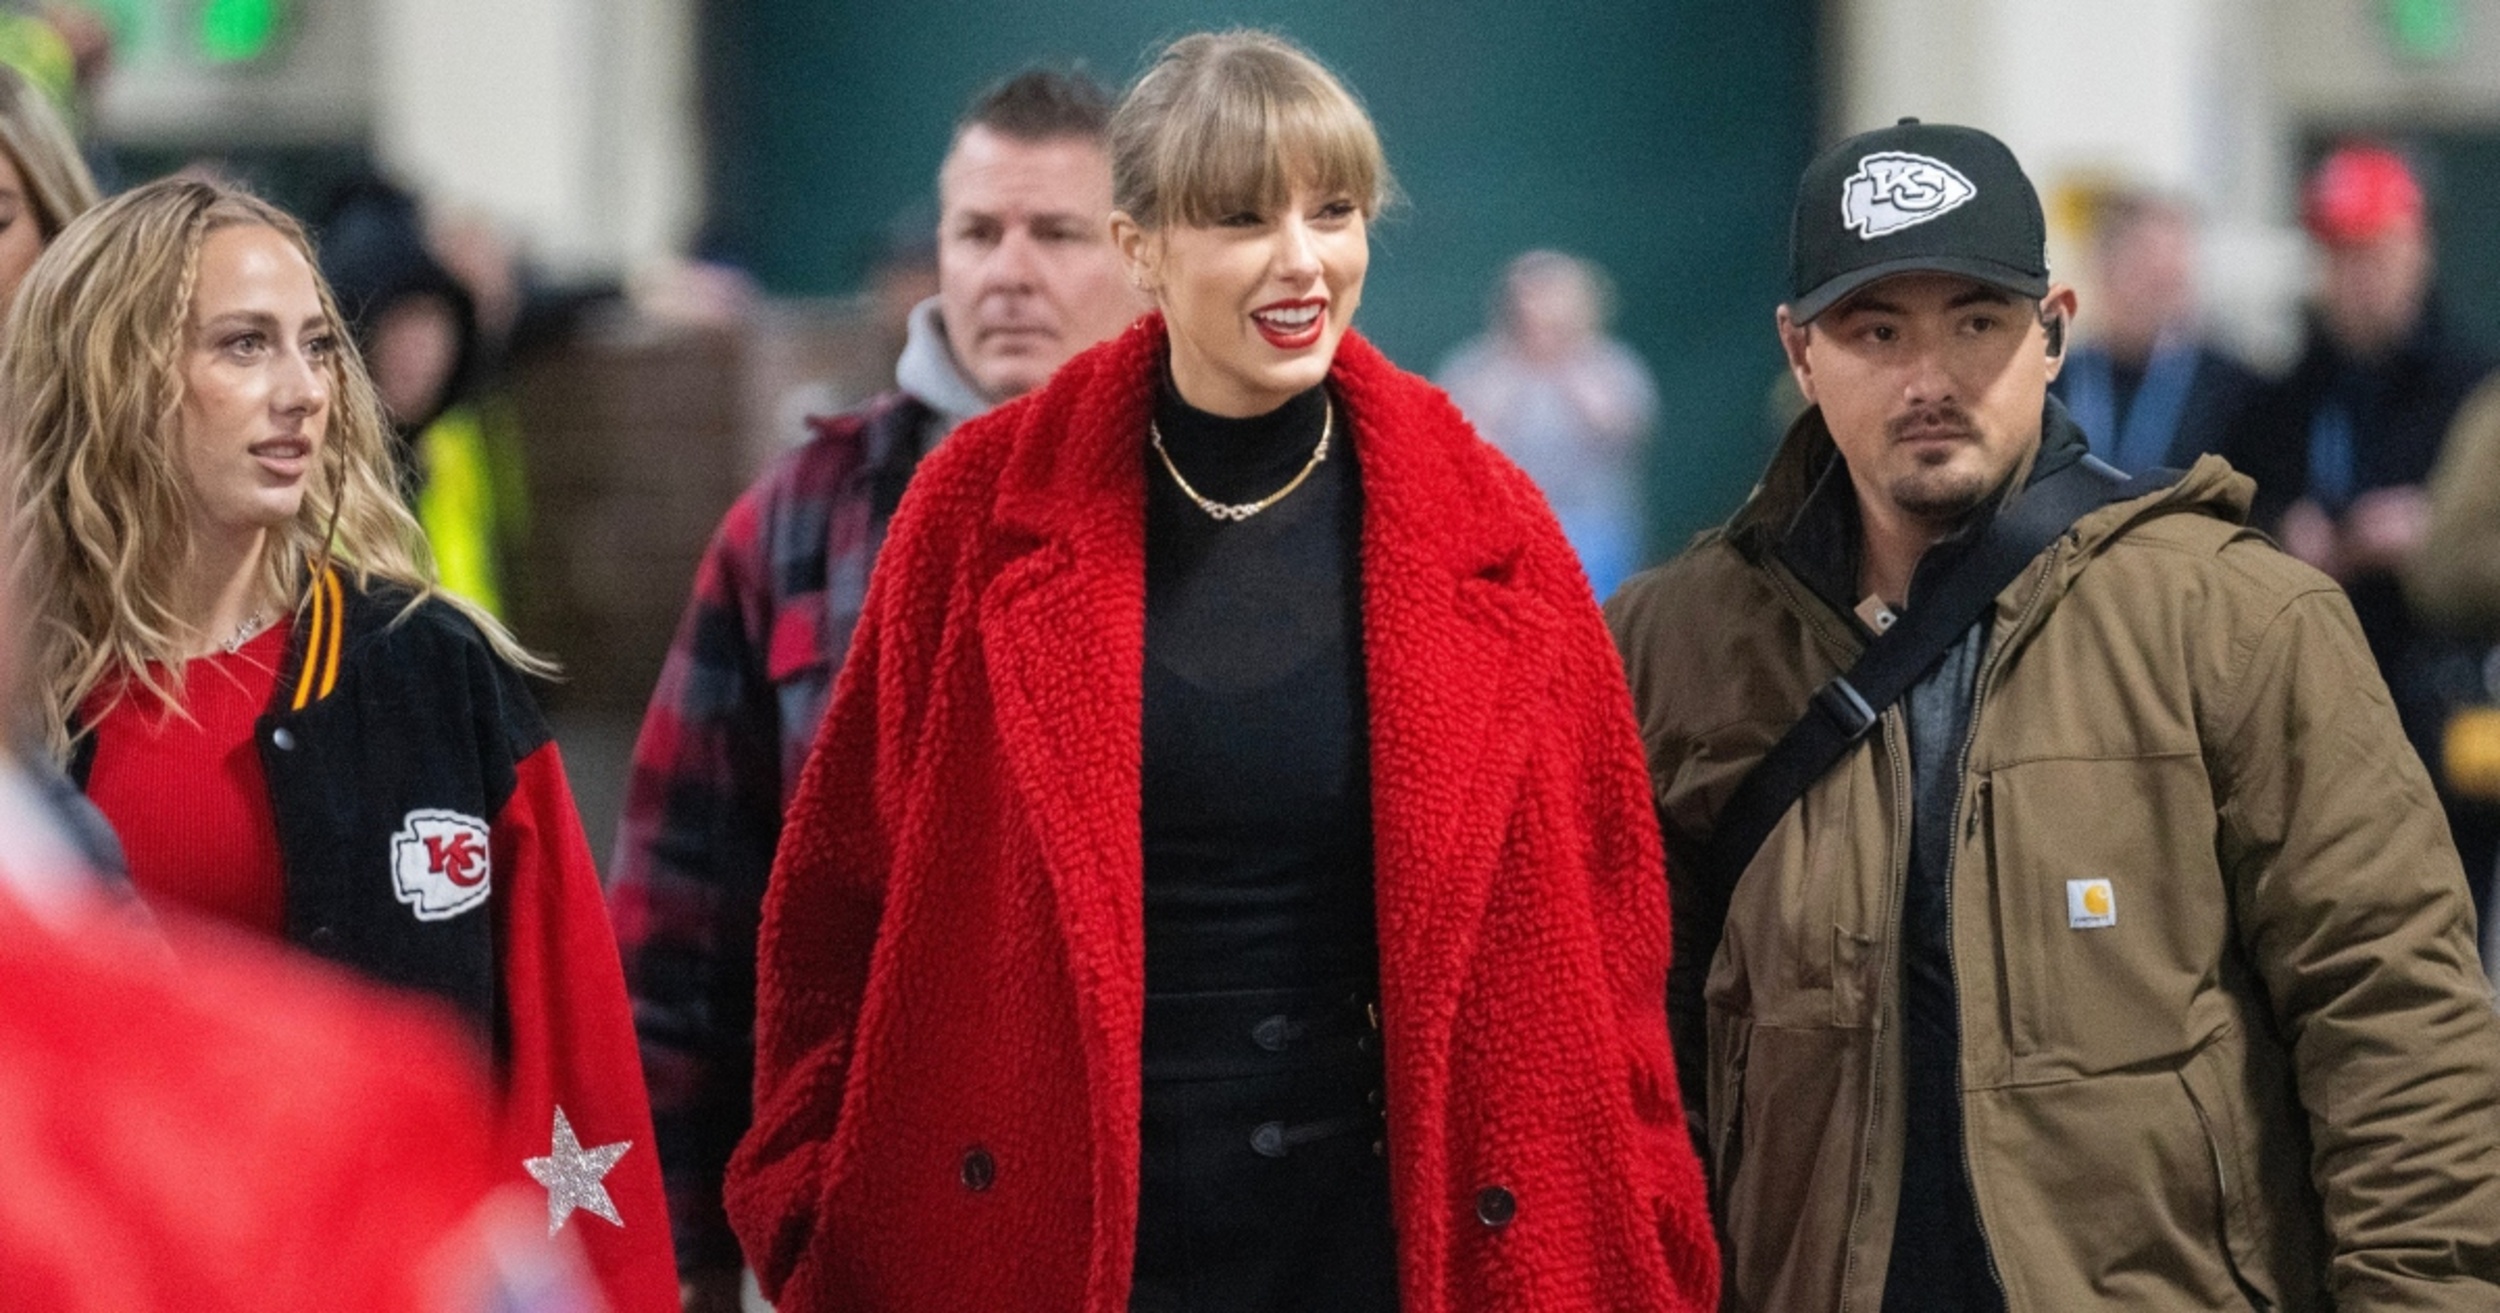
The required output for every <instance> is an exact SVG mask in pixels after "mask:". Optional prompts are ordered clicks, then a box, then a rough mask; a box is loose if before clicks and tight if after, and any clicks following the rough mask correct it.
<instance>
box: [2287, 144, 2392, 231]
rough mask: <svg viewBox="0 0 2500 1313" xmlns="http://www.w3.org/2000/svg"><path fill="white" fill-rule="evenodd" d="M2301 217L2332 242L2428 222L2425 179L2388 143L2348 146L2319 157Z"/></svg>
mask: <svg viewBox="0 0 2500 1313" xmlns="http://www.w3.org/2000/svg"><path fill="white" fill-rule="evenodd" d="M2300 217H2301V222H2302V223H2303V224H2304V225H2306V226H2307V227H2308V229H2309V235H2310V236H2312V237H2315V238H2317V239H2318V240H2319V241H2321V242H2325V243H2327V244H2328V245H2330V246H2348V245H2351V244H2353V243H2356V242H2366V241H2370V240H2372V239H2373V238H2378V237H2383V236H2386V235H2387V234H2389V233H2392V232H2398V231H2402V230H2404V229H2408V228H2419V227H2420V226H2421V224H2422V184H2421V183H2420V182H2418V181H2416V180H2415V178H2414V176H2413V166H2411V165H2409V164H2407V163H2405V159H2404V156H2402V155H2399V154H2397V153H2396V152H2395V151H2392V150H2390V149H2388V148H2387V147H2385V146H2376V145H2352V146H2343V147H2339V148H2337V149H2336V150H2335V152H2334V153H2332V154H2330V155H2328V156H2327V157H2326V158H2325V159H2324V160H2321V161H2319V163H2318V167H2317V171H2316V172H2314V173H2311V174H2310V175H2309V185H2308V186H2307V187H2306V188H2304V189H2303V190H2302V194H2301V206H2300Z"/></svg>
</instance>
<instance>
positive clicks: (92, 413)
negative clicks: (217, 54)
mask: <svg viewBox="0 0 2500 1313" xmlns="http://www.w3.org/2000/svg"><path fill="white" fill-rule="evenodd" d="M233 227H264V228H269V229H273V230H275V231H276V232H278V233H279V234H280V235H282V236H284V237H285V238H286V239H287V241H288V242H289V243H290V244H291V245H293V246H294V247H295V249H296V251H297V253H299V254H301V255H302V256H303V257H304V261H305V263H306V264H307V265H308V266H310V267H311V269H312V277H313V284H314V286H315V288H316V289H318V291H319V293H320V296H321V309H322V314H323V316H324V317H325V318H326V319H327V320H328V321H329V324H330V329H331V332H332V333H333V335H334V336H335V337H336V339H337V344H338V345H337V348H336V350H334V351H333V352H332V353H331V354H330V356H329V363H328V366H327V369H328V373H329V375H330V379H329V382H330V414H329V422H328V425H327V429H326V436H325V440H324V441H323V443H322V448H321V456H320V463H319V466H318V467H317V468H316V469H315V471H314V473H313V477H312V478H311V479H310V480H308V482H307V485H306V487H305V489H304V498H303V502H302V504H301V506H299V507H298V509H297V511H296V514H295V518H294V519H293V520H292V521H289V522H288V523H287V524H285V525H283V526H281V527H279V528H277V529H276V530H274V531H273V532H272V535H271V537H270V538H269V540H268V546H267V548H266V550H264V552H263V553H262V558H261V562H260V567H259V568H260V571H261V574H262V579H261V585H262V587H263V588H264V589H265V590H266V591H267V593H268V595H271V596H278V597H287V598H291V599H293V600H292V605H293V606H294V608H295V609H296V610H297V611H298V612H300V611H301V610H302V609H303V607H304V606H305V605H306V604H307V603H308V601H309V600H310V596H311V594H310V591H309V586H310V584H311V583H312V581H313V580H314V579H315V578H316V577H317V576H318V575H319V573H320V571H321V570H323V569H325V568H328V567H330V566H333V565H335V566H337V567H338V568H340V569H342V570H343V571H345V572H347V573H348V574H349V575H350V576H351V577H352V578H354V579H355V581H356V583H357V586H358V587H359V588H368V589H369V588H371V587H372V586H373V585H374V584H375V583H376V582H381V583H387V584H396V585H399V586H401V587H403V588H405V589H407V590H409V592H411V593H412V594H413V597H412V600H411V601H410V603H409V609H411V610H413V609H414V608H415V606H416V604H417V603H418V602H421V601H423V600H425V599H426V598H428V597H436V596H439V597H441V598H442V599H443V600H444V601H445V602H446V603H448V604H450V605H452V606H454V607H457V608H458V609H459V610H460V611H462V612H463V613H464V614H466V615H467V616H468V618H469V619H470V620H471V621H472V622H474V623H475V624H476V625H477V627H478V629H479V631H480V632H481V633H482V634H483V635H484V636H485V638H486V641H487V642H488V643H489V644H490V645H492V646H493V648H494V649H495V651H496V653H497V654H498V655H500V656H501V657H503V659H504V660H506V661H508V662H511V663H512V664H513V665H515V666H517V667H519V668H521V669H523V670H527V671H530V672H532V673H534V674H548V673H551V672H552V671H553V669H554V667H553V665H552V664H551V663H550V662H548V661H547V660H545V659H544V658H541V657H539V656H536V655H535V654H532V653H530V652H528V651H527V650H525V649H523V648H522V647H521V646H520V644H519V643H517V642H515V641H514V640H513V638H512V636H511V634H510V633H508V632H507V631H506V630H505V629H504V628H503V626H502V625H500V624H498V623H497V622H496V621H495V620H494V618H493V617H491V616H488V615H487V614H485V613H484V612H482V611H479V610H478V609H477V608H475V607H474V606H471V605H469V604H467V603H465V602H463V601H461V600H460V599H459V598H457V597H454V596H452V595H450V594H447V593H438V592H436V590H435V586H434V585H435V577H434V563H433V558H432V554H431V553H430V552H429V551H428V550H427V548H426V544H425V535H424V533H423V531H422V530H420V529H419V528H418V527H417V521H416V517H415V516H413V515H411V514H410V513H409V510H408V507H407V505H406V504H405V503H404V502H402V501H401V500H400V496H399V492H398V488H397V484H396V482H395V479H394V477H393V473H392V464H391V453H390V446H389V444H390V432H391V430H390V425H389V422H388V421H387V420H386V419H384V417H383V413H382V405H381V402H380V400H379V399H378V398H377V397H376V396H375V394H374V390H373V382H372V380H371V378H369V377H368V376H367V375H366V373H365V367H364V362H363V361H362V359H361V358H359V357H358V356H357V354H356V350H355V347H354V345H353V342H352V339H350V338H349V336H348V334H347V332H346V329H345V320H344V319H343V318H342V317H341V315H340V314H339V309H338V303H337V301H336V299H335V298H333V297H332V295H331V293H330V286H329V283H328V282H327V281H326V280H324V279H323V278H322V277H321V274H320V266H319V264H318V263H317V262H316V261H315V260H314V258H313V251H312V243H311V242H310V240H309V239H307V238H306V237H305V235H304V230H303V227H302V226H301V225H299V224H298V223H296V221H295V220H294V219H293V218H291V217H289V216H288V215H287V214H286V212H285V211H283V210H280V209H278V208H277V207H276V206H274V205H271V204H269V203H268V202H266V201H264V200H261V199H260V198H259V197H257V196H254V195H252V194H250V193H249V192H246V191H243V190H241V189H240V188H237V187H235V186H232V185H230V184H227V183H222V182H215V181H209V180H205V179H200V178H193V177H174V178H166V179H162V180H160V181H157V182H152V183H149V184H147V185H145V186H142V187H138V188H135V189H133V190H131V191H129V192H126V193H124V194H122V195H121V196H118V197H115V198H114V199H112V200H110V201H107V202H105V203H104V204H103V205H100V206H98V207H97V208H95V209H93V210H90V211H88V212H87V213H86V214H85V215H82V216H80V217H79V218H78V219H77V220H75V221H73V222H72V223H70V225H69V226H68V227H67V228H65V229H63V230H62V232H61V235H60V237H59V238H58V239H57V240H55V241H54V242H53V243H52V245H51V247H50V248H49V249H47V250H46V251H45V252H44V254H43V257H42V258H41V259H39V260H37V261H36V262H35V267H34V269H33V270H32V271H31V272H29V273H28V274H27V277H26V282H25V284H24V285H23V287H21V288H20V290H19V293H18V297H17V304H16V305H14V306H13V307H11V308H10V311H9V319H8V327H7V330H6V334H7V345H6V347H5V349H0V388H5V394H4V396H5V403H4V404H5V409H4V410H0V420H5V422H0V469H5V468H9V467H11V466H13V467H14V469H15V471H16V476H17V477H16V478H15V479H14V481H13V487H12V502H13V505H12V508H11V509H12V514H13V517H14V519H15V521H16V524H17V529H18V532H19V534H20V535H21V536H22V539H23V541H24V546H25V551H24V553H23V556H22V559H21V563H20V571H21V573H20V581H19V588H18V594H17V595H18V596H19V597H20V598H21V599H24V600H25V601H26V602H27V603H28V604H29V606H30V608H31V609H32V611H33V613H34V614H33V615H32V617H31V618H32V620H33V622H34V623H33V626H32V632H31V633H30V634H29V636H28V637H29V642H28V649H29V650H28V651H27V654H26V655H27V658H28V660H27V665H28V667H29V668H28V670H27V672H26V673H27V677H28V679H29V681H30V682H31V684H32V686H33V689H34V692H35V694H36V699H37V703H38V706H37V711H38V714H39V717H40V724H41V727H42V730H43V734H44V739H45V742H46V745H47V746H48V747H49V748H50V749H51V750H52V751H53V752H55V753H66V752H67V751H68V749H69V747H70V745H71V743H72V742H74V741H75V739H76V738H77V737H78V735H80V734H81V733H84V732H85V730H86V728H87V725H84V724H80V723H78V720H79V710H80V708H81V706H82V705H83V704H84V703H85V702H86V701H87V699H88V698H89V697H91V696H92V695H94V694H95V693H96V691H97V690H98V689H99V688H104V687H107V686H108V684H109V687H110V688H111V690H112V691H111V693H110V695H109V696H110V698H112V699H114V700H118V699H119V698H120V697H122V696H124V695H125V694H126V693H127V692H128V691H129V690H130V689H132V688H134V687H135V688H141V689H145V690H147V691H149V692H150V693H153V694H154V695H155V696H156V697H158V698H159V699H161V700H162V701H163V702H164V703H165V705H166V706H167V707H169V708H171V709H174V710H176V711H179V710H180V708H181V683H182V671H183V663H184V661H185V659H186V657H187V656H188V655H189V653H188V652H187V650H186V644H187V643H188V642H192V641H196V639H195V636H194V635H193V634H192V632H191V630H190V628H189V626H188V625H187V624H186V623H185V622H184V620H183V618H182V617H181V616H179V615H177V614H176V613H175V611H174V607H173V582H174V580H175V578H176V576H177V574H178V572H179V571H180V569H181V566H182V563H183V561H184V560H185V559H186V557H187V556H188V554H189V552H190V550H191V536H190V535H191V524H192V514H193V491H192V488H191V486H190V482H189V480H188V479H187V478H186V477H185V476H184V474H183V470H182V465H181V461H180V458H179V455H178V453H177V451H176V446H177V442H176V439H177V437H178V435H179V434H180V432H181V414H180V412H181V407H182V401H183V381H182V361H183V357H184V355H185V353H186V350H187V345H188V343H189V340H190V336H191V325H190V318H191V299H192V292H193V288H194V285H195V284H196V283H197V281H198V278H199V264H200V247H201V246H202V244H203V243H205V242H206V240H207V238H208V235H209V234H210V233H213V232H216V231H218V230H220V229H224V228H233ZM402 614H403V615H405V614H406V613H405V612H402ZM106 705H107V706H110V705H111V703H110V702H108V703H107V704H106ZM89 723H90V724H91V723H92V718H90V720H89Z"/></svg>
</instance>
